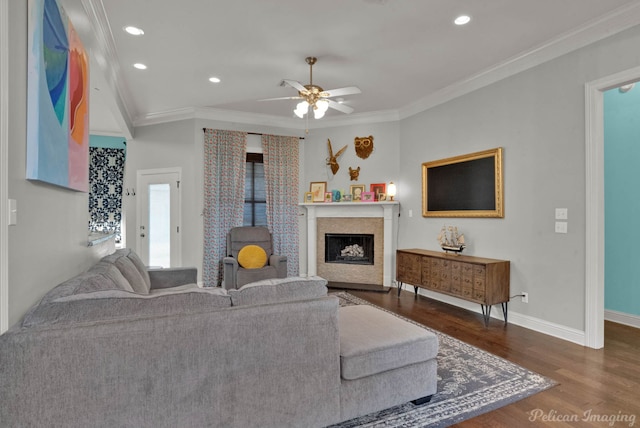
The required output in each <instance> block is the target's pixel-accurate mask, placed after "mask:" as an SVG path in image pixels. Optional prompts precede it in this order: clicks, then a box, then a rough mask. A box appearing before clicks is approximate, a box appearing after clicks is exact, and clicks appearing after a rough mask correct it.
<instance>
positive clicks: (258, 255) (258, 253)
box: [238, 245, 267, 269]
mask: <svg viewBox="0 0 640 428" xmlns="http://www.w3.org/2000/svg"><path fill="white" fill-rule="evenodd" d="M266 263H267V252H266V251H265V250H264V249H263V248H262V247H260V246H258V245H245V246H244V247H242V249H241V250H240V251H239V252H238V264H239V265H240V266H242V267H243V268H245V269H259V268H261V267H263V266H264V265H265V264H266Z"/></svg>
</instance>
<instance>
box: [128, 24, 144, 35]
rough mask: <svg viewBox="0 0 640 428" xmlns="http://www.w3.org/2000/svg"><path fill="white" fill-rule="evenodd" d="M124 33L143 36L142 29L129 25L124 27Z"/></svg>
mask: <svg viewBox="0 0 640 428" xmlns="http://www.w3.org/2000/svg"><path fill="white" fill-rule="evenodd" d="M124 31H126V32H127V33H129V34H131V35H132V36H142V35H143V34H144V31H142V29H140V28H138V27H134V26H131V25H128V26H126V27H124Z"/></svg>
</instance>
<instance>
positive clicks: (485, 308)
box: [480, 304, 491, 327]
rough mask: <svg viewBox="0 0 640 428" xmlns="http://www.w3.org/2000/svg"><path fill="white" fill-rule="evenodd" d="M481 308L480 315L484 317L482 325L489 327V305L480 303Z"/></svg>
mask: <svg viewBox="0 0 640 428" xmlns="http://www.w3.org/2000/svg"><path fill="white" fill-rule="evenodd" d="M480 307H481V308H482V317H483V318H484V326H485V327H489V318H491V305H483V304H480Z"/></svg>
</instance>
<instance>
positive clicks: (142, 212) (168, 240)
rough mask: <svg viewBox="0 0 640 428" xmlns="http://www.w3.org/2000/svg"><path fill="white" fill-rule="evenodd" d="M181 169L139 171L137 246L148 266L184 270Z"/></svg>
mask: <svg viewBox="0 0 640 428" xmlns="http://www.w3.org/2000/svg"><path fill="white" fill-rule="evenodd" d="M180 180H181V169H180V168H166V169H153V170H139V171H138V174H137V188H138V207H137V211H138V222H137V229H136V232H137V235H138V237H137V242H138V246H137V247H138V252H139V255H140V258H141V259H142V261H143V262H144V263H145V264H146V265H147V266H154V267H165V268H168V267H176V266H181V263H182V260H181V259H182V257H181V240H180V226H181V224H180V211H181V209H180Z"/></svg>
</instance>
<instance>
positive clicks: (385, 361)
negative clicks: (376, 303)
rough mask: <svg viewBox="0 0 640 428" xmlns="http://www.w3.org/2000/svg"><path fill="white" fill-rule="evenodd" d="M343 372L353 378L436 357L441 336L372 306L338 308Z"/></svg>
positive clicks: (346, 377) (343, 375)
mask: <svg viewBox="0 0 640 428" xmlns="http://www.w3.org/2000/svg"><path fill="white" fill-rule="evenodd" d="M338 325H339V329H340V374H341V376H342V378H343V379H347V380H353V379H360V378H363V377H366V376H371V375H374V374H377V373H382V372H385V371H387V370H393V369H396V368H400V367H404V366H408V365H410V364H415V363H420V362H423V361H428V360H431V359H433V358H436V356H437V354H438V338H437V336H436V335H435V334H433V333H431V332H429V331H428V330H426V329H424V328H421V327H419V326H417V325H415V324H412V323H410V322H407V321H404V320H402V319H400V318H398V317H396V316H394V315H391V314H389V313H387V312H384V311H382V310H380V309H376V308H374V307H372V306H368V305H356V306H346V307H341V308H339V309H338Z"/></svg>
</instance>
